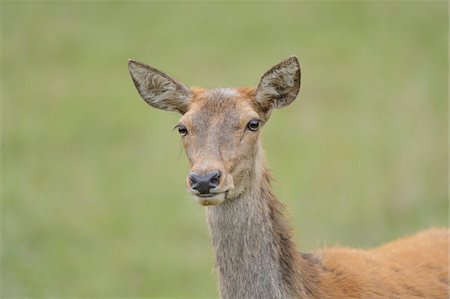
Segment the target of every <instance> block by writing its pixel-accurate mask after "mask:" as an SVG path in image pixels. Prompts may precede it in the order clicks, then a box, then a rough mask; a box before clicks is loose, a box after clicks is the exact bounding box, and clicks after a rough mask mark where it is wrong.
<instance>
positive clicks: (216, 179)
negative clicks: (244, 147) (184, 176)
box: [210, 171, 221, 187]
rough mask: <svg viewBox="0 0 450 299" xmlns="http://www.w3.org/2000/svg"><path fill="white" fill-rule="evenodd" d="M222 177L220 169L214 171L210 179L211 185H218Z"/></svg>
mask: <svg viewBox="0 0 450 299" xmlns="http://www.w3.org/2000/svg"><path fill="white" fill-rule="evenodd" d="M220 178H221V174H220V172H219V171H216V172H214V173H213V175H212V176H211V179H210V182H211V185H213V186H214V187H217V186H218V185H219V183H220Z"/></svg>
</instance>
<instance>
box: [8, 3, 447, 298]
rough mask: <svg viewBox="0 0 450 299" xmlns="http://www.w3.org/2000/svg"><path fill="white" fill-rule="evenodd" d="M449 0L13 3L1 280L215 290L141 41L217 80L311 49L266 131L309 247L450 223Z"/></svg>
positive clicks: (175, 69) (164, 64)
mask: <svg viewBox="0 0 450 299" xmlns="http://www.w3.org/2000/svg"><path fill="white" fill-rule="evenodd" d="M447 25H448V3H447V2H439V1H432V2H422V1H420V2H364V3H361V2H309V1H306V2H247V3H242V2H171V3H163V2H76V1H75V2H15V1H11V2H2V3H1V33H2V37H1V45H2V46H1V54H2V56H1V76H2V78H1V82H2V188H1V189H2V206H1V227H2V243H1V282H2V285H1V297H2V298H18V297H21V298H23V297H29V298H33V297H36V298H37V297H39V298H217V295H216V278H215V274H214V273H213V271H212V265H213V257H212V248H211V245H210V242H209V238H208V233H207V228H206V224H205V219H204V208H203V207H200V206H198V205H196V204H195V203H194V202H193V201H192V200H191V199H190V198H189V196H188V195H187V194H186V193H185V187H184V176H185V175H186V173H187V170H188V164H187V161H186V158H185V155H184V153H183V150H182V147H181V143H180V140H179V137H178V134H177V133H176V132H174V131H173V130H172V127H173V126H174V125H175V123H176V121H177V118H178V116H177V115H176V114H170V113H164V112H162V111H157V110H154V109H151V108H150V107H149V106H148V105H146V104H145V103H144V101H142V100H141V99H140V97H139V96H138V94H137V92H136V90H135V88H134V86H133V84H132V82H131V80H130V77H129V74H128V71H127V59H128V58H134V59H137V60H141V61H143V62H146V63H148V64H151V65H153V66H155V67H157V68H159V69H162V70H164V71H165V72H168V73H169V74H172V75H173V76H175V77H177V78H178V79H180V80H182V81H184V82H186V83H187V84H190V85H194V86H203V87H217V86H222V87H227V86H240V85H256V84H257V83H258V80H259V78H260V76H261V75H262V74H263V73H264V72H265V71H266V70H267V69H268V68H270V67H271V66H272V65H274V64H276V63H278V62H279V61H281V60H282V59H283V58H285V57H287V56H289V55H293V54H295V55H297V56H298V57H299V59H300V62H301V65H302V89H301V92H300V93H301V95H300V96H299V98H298V99H297V101H296V102H294V103H293V104H292V105H291V106H290V107H288V108H286V109H283V110H279V111H275V112H274V113H273V114H272V117H271V120H270V122H269V123H268V125H267V126H266V127H265V128H264V130H265V132H264V133H263V139H264V144H265V148H266V152H267V159H268V163H269V165H270V167H271V169H272V170H273V172H274V176H275V177H276V178H277V181H276V182H275V183H274V188H275V192H276V194H278V196H279V198H280V199H282V200H283V201H284V202H285V203H286V204H287V206H288V208H289V216H290V218H291V222H292V224H293V226H294V227H295V230H296V235H295V239H296V240H297V242H298V245H299V248H300V249H301V250H302V251H309V250H313V249H314V248H318V247H322V246H328V245H336V244H338V245H339V244H340V245H345V246H360V247H370V246H376V245H377V244H381V243H383V242H387V241H389V240H392V239H394V238H398V237H400V236H402V235H405V234H412V233H414V232H416V231H417V230H420V229H425V228H428V227H430V226H447V222H448V192H447V191H448V190H447V189H448V174H447V167H448V157H447V153H448V148H447V144H448V142H447V141H448V132H447V112H448V101H447V99H448V94H447V92H448V87H447V84H448V28H447V27H448V26H447Z"/></svg>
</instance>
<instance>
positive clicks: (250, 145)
mask: <svg viewBox="0 0 450 299" xmlns="http://www.w3.org/2000/svg"><path fill="white" fill-rule="evenodd" d="M128 68H129V71H130V74H131V77H132V79H133V81H134V84H135V86H136V88H137V90H138V92H139V94H140V95H141V96H142V98H143V99H144V100H145V101H146V102H147V103H148V104H149V105H151V106H153V107H155V108H158V109H162V110H167V111H175V112H178V113H180V114H181V115H182V116H181V119H180V120H179V122H178V124H177V125H176V128H177V129H178V132H179V133H180V135H181V139H182V142H183V145H184V148H185V150H186V154H187V157H188V159H189V163H190V166H191V169H190V172H189V175H188V177H187V179H186V181H187V187H188V191H189V192H190V193H191V194H192V195H193V198H194V199H195V201H197V202H198V203H199V204H201V205H203V206H206V215H207V222H208V225H209V230H210V234H211V238H212V243H213V246H214V251H215V260H216V262H215V269H216V271H217V274H218V278H219V292H220V295H221V297H222V298H230V299H237V298H262V299H272V298H346V299H347V298H449V276H448V275H449V273H448V272H449V271H448V256H449V248H448V244H449V231H448V230H447V229H438V228H436V229H430V230H427V231H424V232H421V233H418V234H417V235H415V236H412V237H407V238H403V239H400V240H397V241H394V242H391V243H389V244H387V245H384V246H381V247H377V248H374V249H369V250H360V249H353V248H329V249H321V250H318V251H317V252H314V253H300V252H298V251H297V249H296V246H295V244H294V242H293V240H292V229H291V227H290V225H289V223H288V221H287V219H286V217H285V215H284V214H285V213H284V211H285V208H284V206H283V204H282V203H280V202H279V201H278V199H277V198H276V197H275V195H274V194H273V193H272V188H271V184H270V181H271V178H270V174H269V172H268V171H267V168H266V166H265V161H264V152H263V149H262V146H261V141H260V138H259V135H260V130H261V128H262V127H263V126H264V124H265V123H266V122H267V120H268V119H269V116H270V114H271V112H272V111H273V110H274V109H275V108H282V107H284V106H287V105H289V104H291V103H292V102H293V101H294V100H295V98H296V97H297V94H298V92H299V89H300V65H299V62H298V60H297V58H296V57H290V58H288V59H286V60H284V61H282V62H281V63H279V64H277V65H275V66H274V67H272V68H271V69H270V70H268V71H267V72H266V73H265V74H264V75H263V76H262V78H261V80H260V82H259V85H258V86H257V87H256V88H226V89H225V88H220V89H209V90H208V89H201V88H192V89H191V88H189V87H187V86H186V85H185V84H183V83H181V82H180V81H177V80H176V79H174V78H172V77H170V76H169V75H167V74H165V73H163V72H161V71H159V70H157V69H155V68H153V67H151V66H148V65H146V64H143V63H140V62H137V61H133V60H129V63H128Z"/></svg>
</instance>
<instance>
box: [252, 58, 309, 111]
mask: <svg viewBox="0 0 450 299" xmlns="http://www.w3.org/2000/svg"><path fill="white" fill-rule="evenodd" d="M300 78H301V74H300V64H299V62H298V59H297V57H295V56H291V57H289V58H287V59H285V60H283V61H282V62H280V63H279V64H277V65H275V66H273V67H272V68H271V69H269V70H268V71H267V72H265V73H264V75H263V76H262V78H261V80H260V82H259V84H258V87H257V89H256V102H257V103H258V105H259V106H260V107H261V108H262V109H263V110H265V111H270V110H271V109H272V108H282V107H284V106H287V105H289V104H290V103H292V102H293V101H294V100H295V98H296V97H297V94H298V92H299V90H300Z"/></svg>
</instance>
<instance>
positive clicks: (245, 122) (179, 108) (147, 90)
mask: <svg viewBox="0 0 450 299" xmlns="http://www.w3.org/2000/svg"><path fill="white" fill-rule="evenodd" d="M128 69H129V71H130V74H131V77H132V79H133V81H134V84H135V86H136V88H137V90H138V92H139V94H140V95H141V97H142V98H143V99H144V100H145V101H146V102H147V103H148V104H149V105H150V106H153V107H155V108H158V109H162V110H166V111H176V112H178V113H180V114H181V115H182V116H181V118H180V120H179V122H178V124H177V125H176V126H175V127H176V128H177V129H178V132H179V133H180V135H181V138H182V141H183V145H184V148H185V150H186V154H187V157H188V159H189V163H190V166H191V169H190V172H189V175H188V176H187V179H186V182H187V189H188V192H190V193H191V194H192V195H193V196H194V198H195V200H196V201H198V202H199V203H200V204H202V205H218V204H221V203H223V202H225V201H227V200H233V199H235V198H237V197H239V196H240V195H241V194H242V193H244V192H245V191H246V190H248V189H249V188H250V186H252V185H253V184H255V183H257V180H258V179H259V178H260V177H261V171H262V169H263V167H262V164H263V161H262V160H263V158H262V148H261V144H260V139H259V134H260V130H261V127H262V126H263V125H264V124H265V123H266V121H267V120H268V118H269V116H270V113H271V112H272V110H273V109H274V108H282V107H284V106H287V105H289V104H290V103H292V102H293V101H294V100H295V98H296V97H297V94H298V92H299V90H300V65H299V63H298V60H297V58H296V57H290V58H288V59H285V60H283V61H282V62H281V63H279V64H277V65H275V66H274V67H272V68H271V69H270V70H268V71H267V72H266V73H265V74H264V75H263V76H262V78H261V80H260V82H259V84H258V87H257V88H233V89H231V88H227V89H210V90H206V89H199V88H193V89H190V88H188V87H187V86H186V85H184V84H183V83H181V82H179V81H177V80H176V79H174V78H172V77H170V76H169V75H167V74H164V73H163V72H161V71H159V70H157V69H155V68H153V67H151V66H148V65H146V64H143V63H140V62H137V61H133V60H129V62H128Z"/></svg>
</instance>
